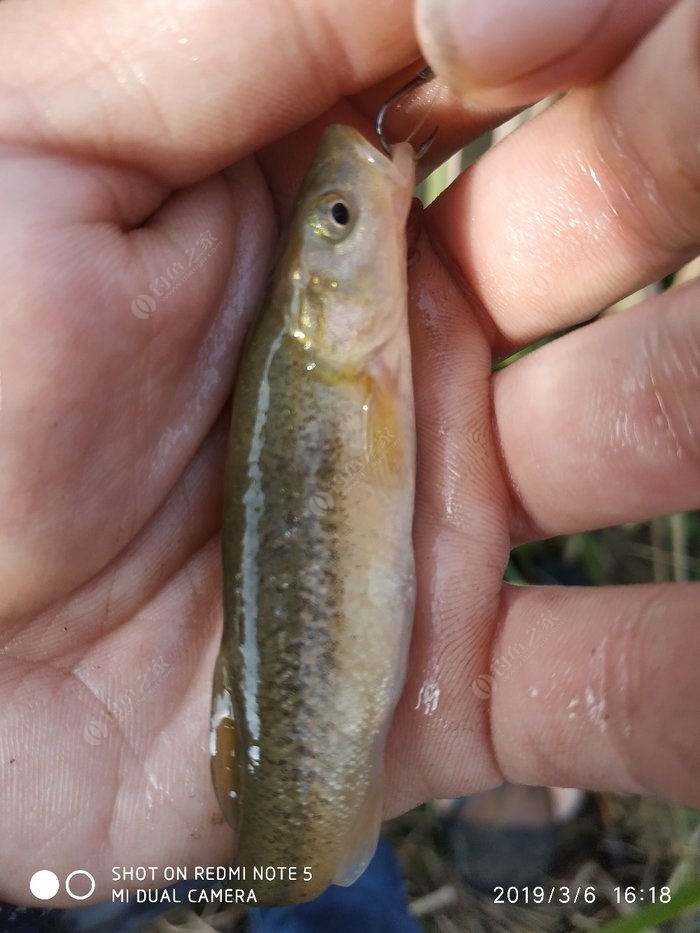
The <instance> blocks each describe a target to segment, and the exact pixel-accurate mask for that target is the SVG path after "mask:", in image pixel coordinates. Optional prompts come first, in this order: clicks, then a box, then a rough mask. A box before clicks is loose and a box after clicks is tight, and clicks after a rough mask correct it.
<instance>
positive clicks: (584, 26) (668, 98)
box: [390, 0, 700, 812]
mask: <svg viewBox="0 0 700 933" xmlns="http://www.w3.org/2000/svg"><path fill="white" fill-rule="evenodd" d="M539 6H540V5H538V4H536V3H535V2H534V0H530V2H528V3H522V2H517V3H516V2H513V3H511V2H506V0H499V2H484V3H476V4H475V3H474V2H473V0H469V2H468V3H461V2H460V0H455V2H454V3H452V4H450V3H448V2H447V0H444V2H442V0H419V3H418V15H417V20H418V25H419V36H420V38H421V44H422V48H423V51H424V52H425V54H426V56H427V57H428V60H429V62H430V63H431V65H432V66H433V68H434V69H435V70H436V71H437V73H438V76H439V77H441V78H443V79H447V80H449V82H450V86H451V88H452V90H453V91H455V92H456V93H457V94H460V95H464V96H465V99H466V100H468V101H470V102H472V104H474V103H479V104H481V105H482V106H486V105H488V106H491V107H507V106H516V105H522V104H525V103H527V102H529V101H532V100H535V99H537V98H539V97H542V96H546V95H548V94H551V93H554V92H557V91H560V90H564V89H567V88H569V87H572V86H573V87H575V88H578V89H577V90H574V91H573V92H572V93H571V94H569V95H568V96H567V97H566V98H565V99H563V100H561V101H559V102H558V103H557V104H556V105H555V106H554V107H552V108H551V109H549V110H548V111H546V112H545V113H544V114H542V115H541V116H539V117H538V118H537V119H535V120H533V121H532V122H530V123H528V124H526V125H525V126H524V127H522V128H520V129H518V130H517V131H516V132H515V133H513V134H511V135H510V136H508V137H507V138H506V139H505V140H504V141H503V142H502V143H501V144H500V145H498V146H497V147H495V148H494V149H492V150H490V151H489V152H488V153H486V155H484V156H483V157H482V158H481V159H480V160H479V161H478V162H477V163H476V165H475V166H474V167H473V168H472V169H470V170H469V171H468V172H466V173H465V174H464V175H463V176H462V177H461V178H460V179H458V180H457V181H456V182H455V183H454V184H453V185H452V186H451V188H450V189H449V190H448V191H447V192H446V193H445V194H444V195H443V196H442V197H441V198H440V199H439V200H438V201H437V202H436V203H435V204H434V206H432V207H431V208H430V209H429V210H428V211H427V212H426V233H425V235H424V237H423V238H422V240H421V241H420V242H419V243H418V252H419V253H420V255H421V260H420V262H416V263H414V264H413V265H412V266H411V270H410V281H411V288H412V304H413V307H414V308H415V309H417V310H415V311H414V312H413V314H412V319H411V320H412V326H413V330H412V339H413V348H414V380H415V384H416V386H417V387H419V388H418V391H417V418H418V440H419V451H420V455H419V457H420V459H419V469H418V492H417V508H416V519H415V526H414V527H415V532H414V537H415V544H416V549H417V559H418V566H419V567H420V574H419V579H418V607H417V613H416V622H415V631H414V639H413V645H412V662H411V667H410V671H409V679H408V683H407V686H406V689H405V691H404V695H403V698H402V702H401V705H400V708H399V711H398V714H397V717H396V719H395V725H394V730H393V733H392V737H391V738H392V742H391V744H390V753H392V754H391V757H390V762H396V765H395V767H394V768H392V772H391V773H392V775H393V782H392V784H391V789H392V794H391V803H392V812H397V811H398V810H401V809H405V808H407V807H409V806H411V805H413V804H415V803H417V802H418V801H420V800H423V799H425V798H427V797H430V796H441V797H453V796H457V795H462V794H465V793H469V792H474V791H478V790H481V789H483V788H484V786H486V785H492V784H495V783H497V782H500V781H501V780H502V779H504V778H505V779H507V780H509V781H511V782H514V783H522V784H546V785H563V786H573V787H588V788H594V789H599V790H606V789H607V790H611V789H612V790H619V791H631V792H637V793H642V794H656V795H660V796H662V797H665V798H670V799H675V800H680V801H684V802H686V803H689V804H694V805H695V806H698V805H699V804H700V782H698V778H697V775H698V773H699V772H700V731H699V730H698V725H697V716H696V712H697V710H698V708H699V705H700V680H699V679H698V677H697V673H696V669H695V658H696V657H697V653H698V647H700V634H699V631H700V630H699V629H698V621H699V618H700V599H699V596H700V590H699V589H698V586H697V584H696V585H690V584H683V585H680V584H679V585H658V586H626V587H610V588H606V589H592V588H584V589H576V588H571V587H569V588H567V587H543V588H537V587H513V586H508V585H506V586H504V585H503V583H502V571H503V567H504V564H505V560H506V555H507V552H508V549H509V547H511V546H512V545H514V544H518V543H521V542H523V541H526V540H531V539H537V538H546V537H550V536H554V535H565V534H572V533H575V532H578V531H583V530H585V529H590V528H595V527H602V526H606V525H612V524H618V523H623V522H629V521H639V520H645V519H649V518H653V517H656V516H659V515H665V514H669V513H671V512H675V511H682V510H687V509H691V508H696V507H697V506H698V504H700V458H699V454H700V405H699V404H698V402H699V401H700V318H699V317H698V313H697V312H698V300H699V299H700V283H699V282H698V281H697V280H696V281H693V282H692V283H690V284H689V285H686V286H684V287H683V288H677V289H676V288H674V289H671V290H670V291H669V292H667V293H665V294H664V295H662V296H660V297H658V298H655V299H654V300H653V301H647V302H645V303H644V304H642V305H639V306H638V307H637V308H635V310H634V311H630V312H627V313H623V314H619V315H616V316H614V317H609V318H607V319H603V320H601V321H599V322H596V323H594V324H591V325H589V326H587V327H585V328H582V329H579V330H577V331H575V332H574V333H570V334H568V335H567V336H565V337H563V338H561V339H559V340H556V341H555V342H553V343H551V344H549V345H547V346H545V347H543V348H541V349H539V350H537V351H535V352H532V353H531V354H529V355H528V356H527V357H525V358H523V359H521V360H519V361H518V362H516V363H515V364H513V365H511V366H509V367H508V368H507V369H505V370H503V371H501V372H499V373H497V374H496V375H494V376H493V377H492V376H491V364H492V361H493V358H494V357H496V358H498V357H500V356H503V355H506V354H507V353H508V352H512V351H514V350H516V349H519V348H521V347H523V346H526V345H528V344H529V343H531V342H533V341H534V340H536V339H538V338H541V337H543V336H545V335H550V334H552V333H555V332H557V331H560V330H563V329H565V328H568V327H571V326H572V325H575V324H579V323H582V322H584V321H586V320H587V319H589V318H591V317H592V316H594V315H595V314H596V313H597V312H598V311H599V310H600V309H602V308H605V307H606V306H608V305H610V304H612V303H613V302H615V301H616V300H617V299H618V298H620V297H622V296H623V295H626V294H629V293H631V292H633V291H635V290H637V289H638V288H640V287H642V286H644V285H646V284H648V283H650V282H655V281H657V280H658V279H660V278H662V277H663V276H665V275H666V274H668V273H669V272H671V271H672V270H674V269H677V268H678V267H679V266H681V265H682V264H683V263H685V262H687V261H688V260H690V259H691V258H692V257H694V256H696V255H697V254H698V251H699V248H700V162H699V161H698V151H699V149H698V145H699V143H700V118H699V117H698V110H697V106H696V101H697V99H698V90H700V60H699V59H698V53H697V49H698V37H699V35H700V16H699V15H698V12H699V11H698V7H697V4H693V3H692V2H683V3H677V4H674V3H670V2H655V3H649V4H640V5H638V6H637V7H634V8H632V7H631V6H630V5H629V4H626V3H623V2H617V0H612V2H606V0H600V2H596V3H587V2H579V0H571V2H567V3H565V4H556V9H555V6H553V5H552V4H548V3H542V4H541V10H539ZM452 10H454V11H455V12H454V13H452V12H448V11H452ZM538 11H539V12H538ZM665 11H668V15H667V16H666V17H665V19H663V20H662V21H660V22H659V20H660V19H661V17H662V15H663V14H664V12H665ZM637 43H638V46H637V47H636V48H633V46H635V44H637ZM533 646H534V650H533Z"/></svg>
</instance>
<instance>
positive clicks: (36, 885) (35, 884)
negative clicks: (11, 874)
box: [29, 868, 60, 901]
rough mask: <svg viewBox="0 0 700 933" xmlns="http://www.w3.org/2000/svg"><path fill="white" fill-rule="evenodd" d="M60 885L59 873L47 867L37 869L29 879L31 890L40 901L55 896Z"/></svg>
mask: <svg viewBox="0 0 700 933" xmlns="http://www.w3.org/2000/svg"><path fill="white" fill-rule="evenodd" d="M59 887H60V885H59V881H58V875H56V874H55V873H54V872H52V871H49V870H48V869H46V868H43V869H42V870H41V871H35V872H34V874H33V875H32V877H31V878H30V879H29V890H30V891H31V892H32V894H33V895H34V897H35V898H37V900H40V901H48V900H50V899H51V898H52V897H55V896H56V895H57V894H58V889H59Z"/></svg>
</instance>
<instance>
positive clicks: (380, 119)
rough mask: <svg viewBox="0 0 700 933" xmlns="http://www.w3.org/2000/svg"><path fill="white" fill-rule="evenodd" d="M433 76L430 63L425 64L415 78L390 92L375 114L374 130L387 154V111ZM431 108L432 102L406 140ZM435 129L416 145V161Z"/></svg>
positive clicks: (430, 141) (423, 151) (421, 154)
mask: <svg viewBox="0 0 700 933" xmlns="http://www.w3.org/2000/svg"><path fill="white" fill-rule="evenodd" d="M434 77H435V72H434V71H433V69H432V68H431V67H430V65H426V67H425V68H423V69H422V70H421V71H419V72H418V74H417V75H416V76H415V78H412V79H411V80H410V81H409V82H408V84H404V86H403V87H401V88H399V89H398V91H396V92H395V93H394V94H392V95H391V97H390V98H389V100H387V101H386V103H385V104H383V105H382V107H381V109H380V111H379V113H378V114H377V122H376V131H377V136H378V137H379V141H380V143H381V144H382V147H383V149H384V151H385V152H386V154H387V155H389V156H390V155H391V143H390V142H389V141H388V139H387V138H386V134H385V133H384V120H385V119H386V115H387V113H388V112H389V110H390V109H391V108H392V107H393V106H394V104H396V103H397V102H398V101H400V100H401V99H402V98H403V97H406V96H407V95H408V94H410V93H411V91H413V90H415V88H417V87H420V86H421V84H425V83H426V81H432V80H433V78H434ZM434 102H435V101H434V100H433V103H434ZM431 108H432V103H431V105H430V107H429V108H428V111H427V113H426V114H425V116H424V117H423V119H422V120H421V121H420V123H419V124H418V126H417V127H416V128H415V129H414V130H413V131H412V132H411V134H410V135H409V137H408V139H407V140H406V142H410V141H411V138H412V137H413V136H414V135H415V134H416V133H417V132H418V130H419V129H420V128H421V126H422V125H423V123H424V122H425V119H426V117H427V115H428V113H429V112H430V109H431ZM437 131H438V127H437V126H436V127H435V129H434V130H433V132H432V133H431V134H430V136H428V138H427V139H425V140H424V141H423V142H422V143H421V144H420V146H418V148H417V149H416V154H415V156H414V159H415V160H416V162H417V161H418V159H420V158H422V157H423V156H424V155H425V153H426V152H427V151H428V149H429V148H430V146H431V144H432V142H433V140H434V139H435V137H436V135H437Z"/></svg>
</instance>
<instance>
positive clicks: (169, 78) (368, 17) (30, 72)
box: [0, 0, 418, 187]
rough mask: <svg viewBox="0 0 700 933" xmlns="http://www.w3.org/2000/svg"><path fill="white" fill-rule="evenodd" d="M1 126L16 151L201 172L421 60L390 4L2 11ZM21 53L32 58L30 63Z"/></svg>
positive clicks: (149, 2)
mask: <svg viewBox="0 0 700 933" xmlns="http://www.w3.org/2000/svg"><path fill="white" fill-rule="evenodd" d="M0 33H1V34H2V36H3V48H4V53H3V56H2V59H1V62H0V87H1V88H2V92H0V126H2V127H3V137H4V139H5V140H7V141H8V142H11V143H14V144H16V145H19V146H23V147H26V146H31V147H34V146H37V145H38V146H41V147H43V148H48V149H54V150H59V151H62V152H70V153H71V154H74V155H80V156H84V157H88V158H91V159H99V160H106V161H116V162H118V163H126V164H130V165H132V166H136V167H138V168H141V169H143V170H144V171H146V172H147V173H150V174H151V175H152V176H154V177H155V178H157V179H158V180H160V181H162V182H164V183H166V184H168V185H170V186H174V187H179V186H182V185H186V184H191V183H192V182H194V181H196V180H198V179H200V178H203V177H205V176H206V175H209V174H211V173H212V172H214V171H216V170H218V169H221V168H222V167H224V166H225V165H227V164H229V163H231V162H233V161H235V160H236V159H237V158H239V157H240V156H241V155H243V154H246V153H248V152H251V151H253V150H254V149H256V148H257V147H258V146H260V145H262V144H263V143H266V142H269V141H270V140H271V139H274V138H275V137H277V136H280V135H283V134H284V133H285V132H288V131H289V130H291V129H293V128H294V127H298V126H301V125H302V124H304V123H306V122H307V121H308V120H309V119H311V118H312V117H314V116H315V115H317V114H318V113H320V112H322V111H323V110H325V109H327V108H328V107H329V106H330V105H331V104H332V103H333V102H334V101H335V100H337V99H338V97H339V96H341V95H343V94H351V93H354V92H356V91H359V90H360V89H361V88H363V87H368V86H370V85H371V84H373V83H375V82H376V81H378V80H380V79H381V78H384V77H386V76H387V75H389V74H391V73H392V71H395V70H397V69H398V68H400V67H402V66H404V65H406V64H407V63H409V62H411V61H413V60H415V59H416V58H417V55H418V51H417V46H416V42H415V37H414V34H413V28H412V24H411V15H410V8H409V7H408V6H407V5H406V4H405V3H403V2H400V0H390V2H389V3H388V4H382V5H381V6H378V5H377V4H376V3H372V2H371V0H360V2H358V3H353V4H347V3H343V2H341V0H313V2H311V3H305V4H302V5H296V4H279V3H278V4H259V3H255V2H253V0H245V2H240V3H237V4H236V5H235V8H232V7H231V4H230V3H226V2H223V0H213V2H210V3H176V4H175V5H173V4H170V5H169V6H168V9H167V13H166V12H165V11H164V7H163V5H162V4H161V3H158V2H156V0H145V2H144V3H141V4H139V5H138V6H137V7H134V6H132V5H129V6H123V7H122V6H119V5H115V4H114V3H110V2H107V0H100V2H96V3H92V4H88V5H86V4H84V3H81V2H79V0H63V2H61V3H59V4H56V3H54V2H51V0H36V2H34V3H32V4H31V5H30V6H28V5H27V4H24V3H21V2H19V0H17V2H16V0H8V2H5V3H3V4H2V5H1V6H0ZM27 49H31V54H27Z"/></svg>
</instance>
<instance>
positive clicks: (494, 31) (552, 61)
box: [416, 0, 673, 107]
mask: <svg viewBox="0 0 700 933" xmlns="http://www.w3.org/2000/svg"><path fill="white" fill-rule="evenodd" d="M671 6H673V0H644V2H641V3H636V4H631V3H630V2H629V0H556V2H555V3H552V2H551V0H417V3H416V29H417V32H418V39H419V42H420V45H421V49H422V51H423V54H424V55H425V57H426V58H427V60H428V61H429V62H430V64H431V65H432V67H433V68H434V70H435V71H436V72H437V73H438V74H439V75H440V77H441V78H442V79H443V80H445V81H446V82H447V83H448V84H449V85H450V87H451V89H452V90H453V91H454V92H455V93H457V94H458V95H459V96H460V97H462V98H464V99H468V100H470V101H475V100H478V101H480V102H482V103H483V104H485V105H489V106H506V107H511V106H519V105H522V104H527V103H530V102H532V101H533V100H537V99H539V98H542V97H546V96H547V95H548V94H553V93H555V92H557V91H561V90H565V89H568V88H570V87H574V86H576V85H581V84H588V83H590V82H592V81H594V80H596V79H597V78H599V77H601V76H602V75H604V74H605V73H606V72H607V71H609V70H610V69H611V68H612V67H613V66H614V65H615V64H617V62H619V61H620V59H621V58H622V57H623V56H624V55H625V54H626V53H627V51H629V49H631V48H632V47H633V46H634V45H635V44H636V43H637V42H638V41H639V40H640V39H641V38H642V36H644V35H645V34H646V33H647V32H649V31H650V30H651V28H652V27H653V26H654V24H655V23H656V22H658V20H659V19H661V17H662V16H663V15H664V13H665V12H666V11H667V10H668V9H669V8H670V7H671Z"/></svg>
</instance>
